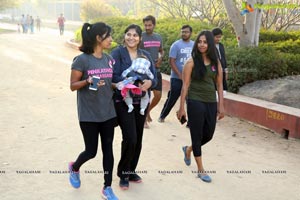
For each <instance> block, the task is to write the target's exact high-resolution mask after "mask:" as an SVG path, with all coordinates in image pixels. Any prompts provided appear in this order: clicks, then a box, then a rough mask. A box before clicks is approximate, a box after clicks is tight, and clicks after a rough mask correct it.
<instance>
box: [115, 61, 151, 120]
mask: <svg viewBox="0 0 300 200" xmlns="http://www.w3.org/2000/svg"><path fill="white" fill-rule="evenodd" d="M150 66H151V63H150V61H149V60H148V59H146V58H145V57H142V56H140V57H138V58H137V59H135V60H133V61H132V64H131V66H130V67H129V68H128V69H126V70H124V71H123V73H122V77H124V78H126V79H124V80H123V81H121V82H119V83H118V84H117V88H118V89H119V90H121V94H122V96H123V98H124V101H125V103H126V105H127V106H128V112H129V113H130V112H132V111H133V109H134V107H133V105H132V103H133V98H141V105H140V114H141V115H144V114H145V110H146V108H147V106H148V103H149V100H150V97H149V94H148V93H147V92H145V91H142V90H141V89H140V88H139V86H140V85H141V84H143V80H145V79H153V78H154V76H153V74H152V72H151V71H150Z"/></svg>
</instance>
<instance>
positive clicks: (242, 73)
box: [227, 47, 287, 93]
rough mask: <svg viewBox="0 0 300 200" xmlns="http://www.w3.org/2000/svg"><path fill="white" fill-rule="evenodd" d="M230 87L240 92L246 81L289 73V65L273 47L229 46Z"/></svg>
mask: <svg viewBox="0 0 300 200" xmlns="http://www.w3.org/2000/svg"><path fill="white" fill-rule="evenodd" d="M227 62H228V71H229V74H228V80H227V82H228V89H229V91H231V92H235V93H236V92H238V90H239V88H240V87H241V86H243V85H244V84H246V83H250V82H253V81H255V80H264V79H272V78H278V77H281V76H285V75H287V65H286V63H285V61H284V59H282V58H281V57H280V53H279V52H278V51H276V50H275V49H274V48H272V47H251V48H250V47H248V48H228V49H227Z"/></svg>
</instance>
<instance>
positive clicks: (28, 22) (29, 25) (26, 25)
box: [18, 14, 41, 34]
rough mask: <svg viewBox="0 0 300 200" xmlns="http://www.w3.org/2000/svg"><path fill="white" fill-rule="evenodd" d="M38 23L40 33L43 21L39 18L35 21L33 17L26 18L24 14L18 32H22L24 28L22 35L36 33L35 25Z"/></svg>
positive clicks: (37, 27)
mask: <svg viewBox="0 0 300 200" xmlns="http://www.w3.org/2000/svg"><path fill="white" fill-rule="evenodd" d="M35 23H36V29H37V30H38V31H40V28H41V19H40V17H39V16H37V17H36V19H34V18H33V17H32V16H31V15H27V16H25V15H24V14H22V16H21V19H20V22H19V23H18V32H21V28H22V33H29V31H30V33H31V34H33V33H34V25H35Z"/></svg>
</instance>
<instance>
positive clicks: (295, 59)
mask: <svg viewBox="0 0 300 200" xmlns="http://www.w3.org/2000/svg"><path fill="white" fill-rule="evenodd" d="M281 57H282V58H283V59H284V61H285V62H286V64H287V66H288V67H287V73H288V74H289V75H298V74H300V54H291V53H282V54H281Z"/></svg>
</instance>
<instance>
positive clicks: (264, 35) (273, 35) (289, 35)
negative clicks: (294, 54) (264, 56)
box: [259, 30, 300, 42]
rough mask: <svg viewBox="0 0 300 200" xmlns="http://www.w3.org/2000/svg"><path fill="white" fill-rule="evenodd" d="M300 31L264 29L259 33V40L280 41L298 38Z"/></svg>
mask: <svg viewBox="0 0 300 200" xmlns="http://www.w3.org/2000/svg"><path fill="white" fill-rule="evenodd" d="M299 37H300V31H289V32H274V31H265V30H262V31H260V33H259V42H280V41H286V40H298V39H299Z"/></svg>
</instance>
